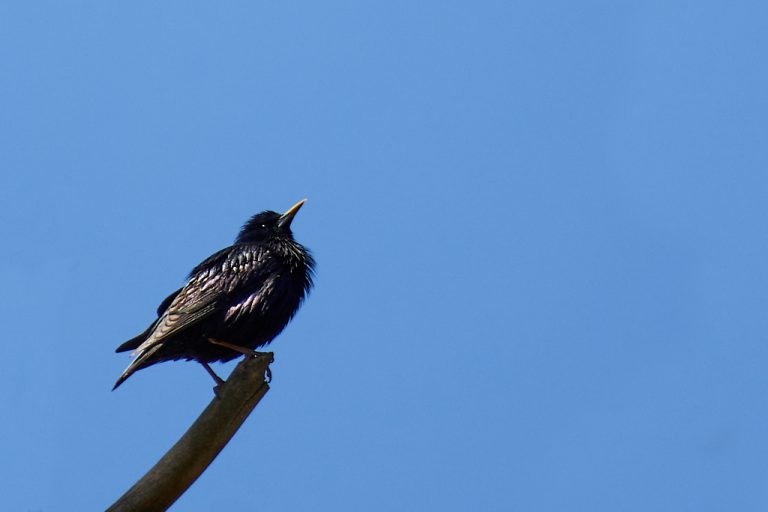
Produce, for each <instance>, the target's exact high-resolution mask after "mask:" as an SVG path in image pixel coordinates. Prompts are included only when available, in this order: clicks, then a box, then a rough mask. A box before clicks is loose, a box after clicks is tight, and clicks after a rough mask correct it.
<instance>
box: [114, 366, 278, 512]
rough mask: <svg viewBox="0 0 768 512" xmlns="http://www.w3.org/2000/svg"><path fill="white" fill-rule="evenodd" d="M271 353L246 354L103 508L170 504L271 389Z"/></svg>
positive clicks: (128, 510) (119, 510)
mask: <svg viewBox="0 0 768 512" xmlns="http://www.w3.org/2000/svg"><path fill="white" fill-rule="evenodd" d="M271 362H272V353H271V352H268V353H265V354H262V355H260V356H257V357H255V358H246V359H245V360H243V361H242V362H241V363H240V364H238V365H237V367H236V368H235V369H234V371H233V372H232V374H231V375H230V376H229V378H228V379H227V381H226V382H225V383H224V384H222V385H220V386H217V387H216V388H215V390H216V395H217V396H216V397H215V398H214V399H213V400H212V401H211V403H210V404H208V407H206V408H205V410H204V411H203V413H202V414H201V415H200V417H198V418H197V420H196V421H195V422H194V423H193V424H192V426H191V427H189V429H188V430H187V432H186V433H185V434H184V435H183V436H182V437H181V439H179V440H178V441H177V442H176V444H175V445H173V447H172V448H171V449H170V450H168V452H167V453H166V454H165V455H163V457H162V458H161V459H160V460H159V461H158V462H157V464H155V466H154V467H153V468H152V469H150V470H149V471H148V472H147V474H145V475H144V476H143V477H142V478H141V480H139V481H138V482H136V483H135V484H134V485H133V487H131V488H130V489H128V491H127V492H126V493H125V494H123V496H121V497H120V499H119V500H117V501H116V502H115V503H114V505H112V506H111V507H109V508H108V509H107V512H135V511H137V510H152V511H155V510H157V511H162V510H166V509H168V507H170V506H171V505H173V503H174V502H175V501H176V500H177V499H178V498H179V496H181V495H182V494H184V491H186V490H187V489H188V488H189V486H190V485H192V483H194V481H195V480H197V477H199V476H200V475H201V474H202V473H203V471H205V468H207V467H208V465H209V464H210V463H211V462H213V459H215V458H216V456H217V455H218V454H219V452H220V451H221V450H222V449H223V448H224V447H225V446H226V445H227V443H228V442H229V440H230V439H231V438H232V436H233V435H235V432H237V429H238V428H240V425H242V424H243V422H244V421H245V419H246V418H247V417H248V415H249V414H250V413H251V411H252V410H253V408H254V407H256V404H258V403H259V401H260V400H261V399H262V397H263V396H264V395H265V394H266V393H267V391H269V385H268V384H267V382H266V381H265V379H264V375H265V373H268V372H269V364H270V363H271Z"/></svg>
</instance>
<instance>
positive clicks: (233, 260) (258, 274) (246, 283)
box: [112, 199, 315, 390]
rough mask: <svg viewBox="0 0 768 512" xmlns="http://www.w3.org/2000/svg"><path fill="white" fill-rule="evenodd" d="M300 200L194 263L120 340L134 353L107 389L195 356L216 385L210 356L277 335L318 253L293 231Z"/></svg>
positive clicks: (245, 349)
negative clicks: (134, 332) (145, 322)
mask: <svg viewBox="0 0 768 512" xmlns="http://www.w3.org/2000/svg"><path fill="white" fill-rule="evenodd" d="M305 202H306V199H302V200H301V201H299V202H298V203H296V204H295V205H293V206H292V207H291V208H289V209H288V211H286V212H285V213H283V214H282V215H281V214H279V213H276V212H274V211H270V210H267V211H263V212H261V213H258V214H256V215H254V216H252V217H251V218H250V219H248V220H247V221H246V222H245V224H243V226H242V228H241V229H240V232H239V234H238V235H237V237H236V239H235V241H234V243H233V244H232V245H230V246H229V247H226V248H224V249H222V250H220V251H218V252H215V253H214V254H212V255H211V256H209V257H208V258H206V259H205V260H203V261H202V262H201V263H200V264H198V265H197V266H196V267H195V268H194V269H192V271H191V272H190V273H189V276H188V277H187V281H186V283H185V284H184V286H183V287H181V288H179V289H178V290H176V291H175V292H173V293H172V294H170V295H169V296H168V297H167V298H166V299H165V300H163V301H162V302H161V303H160V306H159V307H158V308H157V319H156V320H154V321H153V322H152V323H151V324H150V326H149V327H148V328H147V329H146V330H145V331H144V332H142V333H141V334H139V335H138V336H136V337H134V338H131V339H130V340H128V341H126V342H125V343H123V344H122V345H120V346H119V347H117V349H116V352H126V351H128V350H132V351H133V353H132V355H133V356H134V359H133V361H132V362H131V364H130V365H128V367H127V368H126V369H125V371H124V372H123V373H122V375H120V377H119V378H118V379H117V382H115V385H114V387H113V388H112V390H115V389H117V388H118V387H119V386H120V385H121V384H122V383H123V382H125V380H126V379H127V378H128V377H130V376H131V375H133V374H134V373H135V372H136V371H138V370H141V369H143V368H147V367H148V366H152V365H154V364H156V363H160V362H164V361H175V360H179V359H186V360H188V361H191V360H194V361H197V362H199V363H200V364H202V365H203V367H204V368H205V370H206V371H207V372H208V373H209V374H210V375H211V377H213V379H214V380H215V381H216V382H217V384H221V383H223V382H224V381H223V380H222V379H221V378H220V377H218V376H217V375H216V373H215V372H214V371H213V370H212V369H211V367H210V365H209V363H212V362H217V361H219V362H226V361H231V360H232V359H235V358H236V357H239V356H240V355H242V354H245V355H246V356H254V355H256V354H257V353H256V352H255V349H257V348H259V347H263V346H265V345H267V344H269V343H270V342H271V341H272V340H273V339H274V338H275V337H276V336H277V335H278V334H280V333H281V332H282V331H283V329H284V328H285V326H286V325H288V322H290V320H291V319H292V318H293V316H294V315H295V314H296V312H297V311H298V309H299V307H300V306H301V304H302V303H303V302H304V300H305V298H306V297H307V296H308V294H309V292H310V290H311V289H312V287H313V285H314V283H313V280H314V268H315V260H314V258H313V257H312V254H311V252H310V251H309V250H308V249H307V248H306V247H304V246H303V245H301V244H300V243H298V242H297V241H296V240H294V237H293V232H292V231H291V223H292V222H293V219H294V217H295V216H296V213H297V212H298V211H299V209H300V208H301V207H302V206H303V205H304V203H305Z"/></svg>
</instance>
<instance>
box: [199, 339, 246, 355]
mask: <svg viewBox="0 0 768 512" xmlns="http://www.w3.org/2000/svg"><path fill="white" fill-rule="evenodd" d="M208 341H210V342H211V343H213V344H214V345H220V346H222V347H226V348H229V349H232V350H234V351H235V352H240V353H241V354H243V355H246V356H248V357H256V356H258V355H259V353H258V352H256V351H255V350H251V349H250V348H248V347H241V346H240V345H233V344H232V343H227V342H226V341H220V340H215V339H213V338H208Z"/></svg>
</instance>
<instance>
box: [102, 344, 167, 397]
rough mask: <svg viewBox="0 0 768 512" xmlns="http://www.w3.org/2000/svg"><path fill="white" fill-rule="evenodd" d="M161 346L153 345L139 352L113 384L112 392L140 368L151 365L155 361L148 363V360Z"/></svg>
mask: <svg viewBox="0 0 768 512" xmlns="http://www.w3.org/2000/svg"><path fill="white" fill-rule="evenodd" d="M161 346H162V345H161V344H159V343H158V344H157V345H153V346H151V347H148V348H147V349H146V350H143V351H141V352H140V353H139V354H138V355H137V357H136V359H134V360H133V361H132V362H131V364H129V365H128V368H126V369H125V371H124V372H123V374H122V375H120V378H119V379H117V382H115V385H114V386H112V391H114V390H116V389H117V388H118V387H119V386H120V384H122V383H123V382H125V379H127V378H128V377H130V376H131V375H133V374H134V373H136V372H137V371H138V370H141V369H142V368H146V367H147V366H149V365H151V364H152V363H153V362H155V363H156V362H157V361H150V360H149V358H150V357H151V356H152V355H153V354H154V353H155V352H157V351H158V350H159V349H160V347H161Z"/></svg>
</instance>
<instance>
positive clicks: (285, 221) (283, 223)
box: [277, 199, 307, 229]
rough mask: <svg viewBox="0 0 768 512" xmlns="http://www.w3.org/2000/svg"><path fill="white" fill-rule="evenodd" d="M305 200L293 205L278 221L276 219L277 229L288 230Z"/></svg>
mask: <svg viewBox="0 0 768 512" xmlns="http://www.w3.org/2000/svg"><path fill="white" fill-rule="evenodd" d="M306 202H307V200H306V199H302V200H301V201H299V202H298V203H296V204H295V205H293V206H291V207H290V208H289V209H288V211H287V212H285V213H284V214H282V215H281V216H280V218H279V219H277V227H278V228H280V229H288V228H289V227H291V222H292V221H293V218H294V217H295V216H296V214H297V213H298V211H299V209H300V208H301V207H302V205H303V204H304V203H306Z"/></svg>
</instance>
